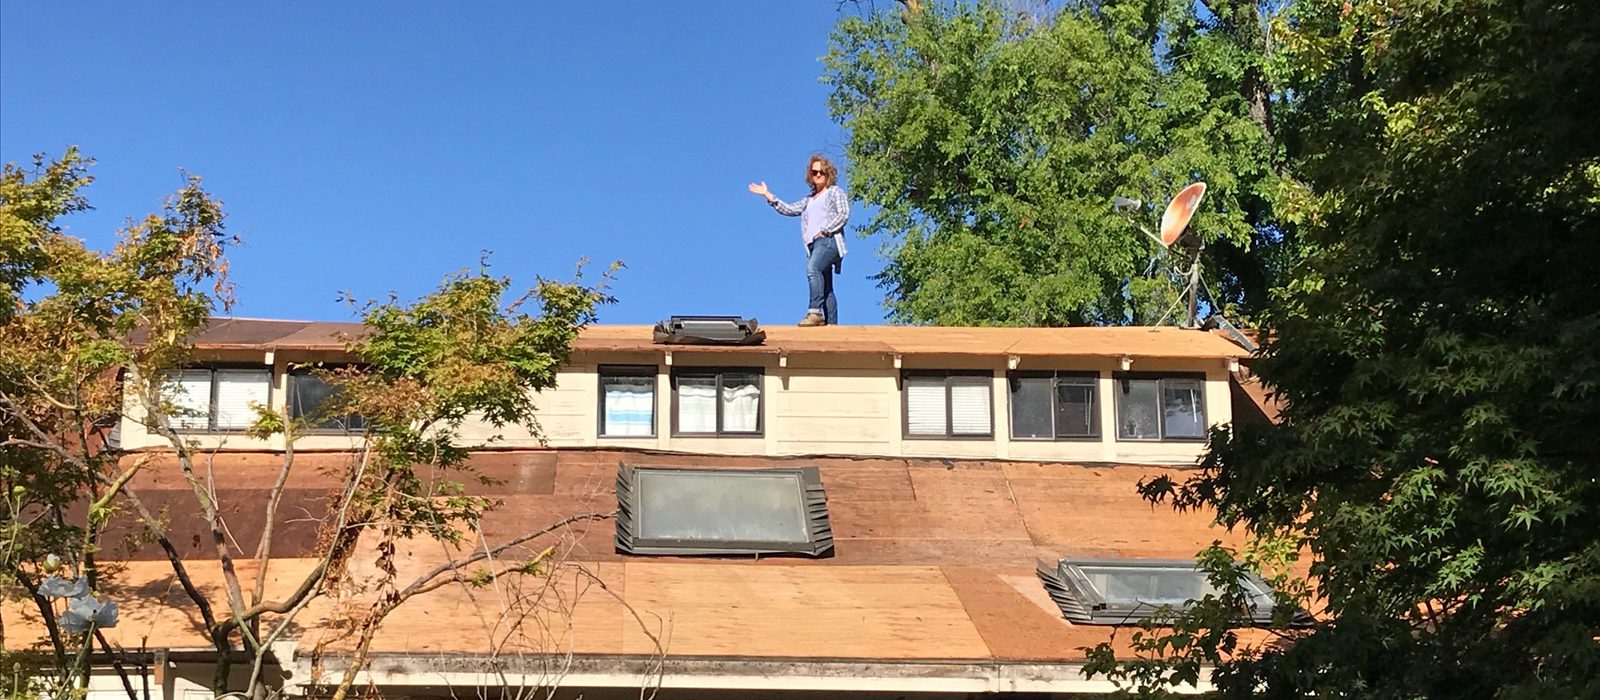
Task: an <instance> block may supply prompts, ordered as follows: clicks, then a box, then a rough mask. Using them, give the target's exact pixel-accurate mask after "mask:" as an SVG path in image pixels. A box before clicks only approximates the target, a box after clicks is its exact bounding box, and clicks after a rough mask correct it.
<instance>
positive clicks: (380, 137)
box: [0, 0, 883, 324]
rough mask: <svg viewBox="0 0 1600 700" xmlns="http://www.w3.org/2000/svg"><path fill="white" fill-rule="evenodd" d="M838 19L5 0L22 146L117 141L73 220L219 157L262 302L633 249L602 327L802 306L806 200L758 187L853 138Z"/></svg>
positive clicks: (150, 199)
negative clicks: (837, 114) (826, 58)
mask: <svg viewBox="0 0 1600 700" xmlns="http://www.w3.org/2000/svg"><path fill="white" fill-rule="evenodd" d="M837 16H838V15H837V10H836V7H835V3H833V2H831V1H829V0H787V1H785V2H699V3H688V4H684V3H643V2H625V3H587V2H583V3H509V2H508V3H493V4H491V3H421V2H410V3H307V2H299V3H259V4H257V3H214V2H185V3H178V2H171V3H166V2H164V3H130V2H99V3H88V2H85V3H40V2H24V1H21V0H5V1H4V2H0V159H3V160H5V161H7V162H19V163H20V162H25V161H27V160H28V159H29V158H30V157H31V155H32V154H33V153H36V152H41V151H43V152H47V153H51V154H59V153H60V152H61V151H62V150H64V148H65V147H66V146H68V145H74V144H75V145H78V146H80V147H81V148H82V149H83V151H84V153H86V154H87V155H90V156H92V157H94V158H95V159H96V160H97V161H98V163H97V165H96V166H95V168H94V171H93V172H94V174H95V176H96V178H97V179H96V182H95V184H94V185H93V186H91V187H90V189H89V191H88V195H89V200H90V203H91V204H93V205H94V206H95V207H96V209H95V211H92V212H87V213H84V214H80V215H76V216H74V217H72V218H71V219H69V220H67V221H66V223H67V225H68V228H69V231H70V232H71V233H73V234H74V235H77V236H80V237H82V238H84V239H86V240H87V241H89V242H90V243H91V244H92V245H96V246H102V247H103V246H107V245H109V243H110V242H111V241H112V240H113V233H114V231H115V229H116V228H117V227H118V226H120V225H121V224H122V223H123V222H124V220H125V219H126V218H128V217H131V216H137V215H142V214H144V213H146V212H149V211H152V210H154V209H157V208H158V207H159V206H160V203H161V201H162V198H163V197H164V196H165V195H167V194H169V193H171V192H172V191H174V190H176V189H178V188H179V187H180V186H181V185H182V180H181V177H180V175H179V168H185V169H188V170H190V171H192V172H194V173H195V174H198V175H200V176H201V177H203V178H204V179H205V184H206V187H207V189H209V190H211V191H212V192H213V193H214V194H215V195H217V197H218V198H220V199H221V200H222V201H223V202H224V203H225V206H226V209H227V211H228V213H229V226H230V230H231V231H232V232H233V233H235V234H238V235H239V236H241V237H242V238H243V239H244V245H243V247H241V248H238V249H235V250H234V251H233V253H232V254H231V259H232V262H233V271H234V279H235V281H236V283H237V285H238V296H239V304H238V306H237V307H236V308H235V310H234V313H235V314H236V315H241V316H257V317H269V318H295V319H312V320H345V319H348V318H349V317H350V311H349V309H348V308H346V307H344V306H342V305H341V304H339V303H338V301H337V296H338V292H340V291H341V290H351V291H353V292H354V293H355V294H356V296H358V297H362V298H367V297H377V296H383V295H385V294H387V293H388V292H390V291H393V292H396V293H398V294H400V295H401V296H402V297H406V298H413V297H415V296H417V295H419V294H421V293H424V292H426V291H427V290H429V289H432V288H434V287H435V286H436V285H437V284H438V282H439V280H440V278H441V277H442V276H443V275H444V274H445V273H447V272H449V271H452V270H458V269H461V268H465V267H471V266H473V265H475V264H476V262H477V260H478V257H479V252H480V251H484V250H489V251H493V257H492V258H491V261H492V265H493V268H494V270H495V271H496V272H498V273H500V274H507V275H511V276H513V277H514V278H516V279H517V280H518V281H519V282H531V280H532V279H533V276H534V275H545V276H547V277H561V278H565V277H568V276H570V273H571V271H572V268H573V265H574V263H575V262H576V261H577V260H578V259H579V258H582V257H589V258H591V259H593V260H594V261H595V263H596V269H595V270H594V271H595V272H598V271H599V269H600V268H601V267H603V265H604V263H607V262H609V261H612V260H622V261H624V262H625V263H626V265H627V267H628V269H626V270H623V271H622V273H621V277H620V279H619V280H618V282H617V283H616V284H615V285H614V287H613V293H614V294H615V295H616V296H617V297H618V303H617V304H615V305H613V306H611V307H608V308H606V309H605V310H604V311H603V312H602V314H601V322H603V323H650V322H653V321H655V320H658V319H661V318H664V317H666V316H670V315H672V314H694V313H713V314H740V315H745V316H756V317H759V318H760V319H761V320H762V322H763V323H766V324H790V323H794V322H795V321H797V320H799V318H800V317H801V316H802V315H803V314H804V311H805V306H806V287H805V277H804V251H803V249H802V248H801V245H800V242H799V237H800V234H799V223H798V220H797V219H789V218H784V217H780V216H778V215H776V214H775V213H773V212H772V211H771V210H770V209H769V208H767V206H766V205H765V204H764V203H763V202H762V201H761V200H760V199H759V198H758V197H756V196H755V195H752V194H750V193H749V192H747V191H746V190H745V185H746V183H748V182H750V181H751V180H759V179H765V180H766V181H767V182H768V184H769V185H770V186H771V187H772V188H773V191H774V192H775V193H777V194H778V195H779V196H782V197H785V198H788V199H797V198H799V197H800V196H801V195H802V194H803V185H802V182H801V178H802V170H803V168H804V166H805V158H806V156H807V154H809V153H811V152H813V151H821V152H824V153H828V154H830V155H832V156H835V157H837V156H838V155H839V154H840V153H841V152H842V151H843V144H844V143H845V140H846V138H847V134H846V133H845V132H844V130H843V129H842V128H840V127H839V126H838V125H837V124H835V123H833V122H832V121H831V120H830V119H829V118H828V114H827V105H826V100H827V95H828V90H827V88H826V86H824V85H822V84H820V83H819V82H818V77H819V76H820V75H821V73H822V65H821V62H820V60H819V59H820V57H821V56H822V55H823V54H824V53H826V52H827V45H828V33H829V31H830V29H831V27H832V25H833V23H834V21H835V20H836V19H837ZM846 185H848V182H847V183H846ZM864 216H865V215H864V213H863V212H861V211H860V210H859V209H858V210H857V212H856V217H855V221H856V224H859V223H861V222H862V221H863V220H864ZM854 227H855V225H852V229H854ZM849 240H850V242H851V243H852V244H853V245H852V249H851V255H850V256H849V257H848V258H847V259H846V262H845V266H844V275H843V276H842V277H840V278H838V279H837V280H836V284H837V287H838V290H839V298H840V316H841V320H842V322H843V323H846V324H862V323H881V322H882V319H883V306H882V297H883V294H882V292H881V291H880V290H879V289H877V288H876V287H875V286H874V285H873V283H872V281H871V280H870V279H869V278H868V277H869V276H870V275H871V274H873V273H875V272H877V271H878V270H880V269H881V267H882V262H881V261H880V260H879V259H878V258H877V255H876V248H877V242H876V241H871V240H861V239H859V238H856V237H855V235H854V233H853V232H852V234H851V238H850V239H849Z"/></svg>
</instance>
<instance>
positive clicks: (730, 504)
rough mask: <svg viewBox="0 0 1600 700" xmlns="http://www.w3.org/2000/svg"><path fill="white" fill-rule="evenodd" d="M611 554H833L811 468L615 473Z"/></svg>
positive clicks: (625, 467) (631, 470)
mask: <svg viewBox="0 0 1600 700" xmlns="http://www.w3.org/2000/svg"><path fill="white" fill-rule="evenodd" d="M617 506H618V510H617V550H618V551H620V552H624V553H629V554H771V553H794V554H809V555H812V556H820V555H822V554H826V553H829V552H831V551H832V549H833V529H832V526H831V525H830V524H829V521H828V508H827V499H826V496H825V495H824V494H823V491H822V481H821V479H820V477H819V476H818V472H817V470H816V468H814V467H805V468H795V469H759V470H758V469H664V468H650V467H637V468H636V467H631V466H628V465H623V464H619V465H618V468H617Z"/></svg>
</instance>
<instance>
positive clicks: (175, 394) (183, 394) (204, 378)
mask: <svg viewBox="0 0 1600 700" xmlns="http://www.w3.org/2000/svg"><path fill="white" fill-rule="evenodd" d="M166 385H167V387H166V388H167V391H166V395H167V396H170V397H171V401H172V405H173V406H174V407H176V408H177V409H178V410H177V411H176V412H175V413H174V414H173V415H172V416H170V417H169V418H170V421H171V423H172V427H173V429H175V430H205V429H207V428H209V427H210V426H211V370H209V369H186V370H183V371H180V372H168V373H167V374H166Z"/></svg>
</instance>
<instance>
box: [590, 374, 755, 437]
mask: <svg viewBox="0 0 1600 700" xmlns="http://www.w3.org/2000/svg"><path fill="white" fill-rule="evenodd" d="M659 374H660V366H658V365H596V366H595V380H596V382H597V385H596V388H595V393H596V394H597V396H596V397H595V409H596V410H595V419H594V434H595V437H596V438H599V439H603V440H629V439H633V440H648V439H651V438H654V437H657V436H658V435H659V434H660V432H661V428H660V425H661V417H660V416H658V415H656V414H655V411H656V408H657V406H659V405H660V392H661V380H660V379H659V378H658V376H657V375H659ZM606 377H649V378H650V380H651V383H650V434H649V435H607V434H606ZM719 386H720V385H719ZM672 393H673V399H674V402H673V409H674V410H673V413H674V415H676V413H677V410H676V409H677V403H676V399H677V393H678V392H677V386H676V385H674V386H673V392H672ZM763 398H765V397H763ZM697 434H703V433H697ZM740 434H741V435H742V434H743V433H740Z"/></svg>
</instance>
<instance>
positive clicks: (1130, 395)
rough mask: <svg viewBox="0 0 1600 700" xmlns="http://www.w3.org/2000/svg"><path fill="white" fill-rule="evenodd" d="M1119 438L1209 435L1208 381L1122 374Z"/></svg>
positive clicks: (1118, 415)
mask: <svg viewBox="0 0 1600 700" xmlns="http://www.w3.org/2000/svg"><path fill="white" fill-rule="evenodd" d="M1115 386H1116V387H1117V391H1116V394H1117V438H1118V439H1121V440H1169V439H1178V440H1196V439H1203V438H1204V437H1205V434H1206V414H1205V380H1204V379H1202V378H1200V377H1160V376H1136V375H1123V376H1118V377H1117V380H1116V382H1115Z"/></svg>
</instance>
